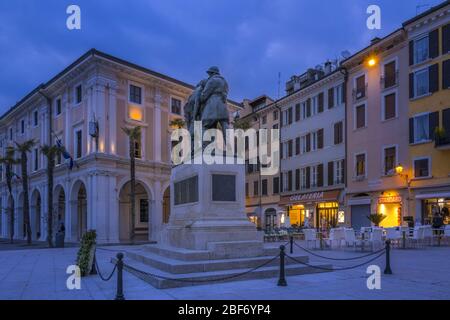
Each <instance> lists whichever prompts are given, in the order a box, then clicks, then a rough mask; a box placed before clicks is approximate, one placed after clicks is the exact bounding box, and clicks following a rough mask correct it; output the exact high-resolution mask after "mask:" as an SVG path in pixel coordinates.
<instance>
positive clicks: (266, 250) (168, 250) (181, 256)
mask: <svg viewBox="0 0 450 320" xmlns="http://www.w3.org/2000/svg"><path fill="white" fill-rule="evenodd" d="M219 244H220V243H219ZM143 250H145V251H148V252H150V253H154V254H157V255H160V256H162V257H166V258H169V259H176V260H182V261H202V260H221V259H223V257H221V256H217V255H215V254H214V253H212V251H210V250H190V249H183V248H176V247H166V246H163V245H160V244H155V245H153V244H152V245H145V246H143ZM279 252H280V249H279V248H278V247H267V246H263V249H262V251H261V252H259V253H258V254H257V256H275V255H276V254H278V253H279Z"/></svg>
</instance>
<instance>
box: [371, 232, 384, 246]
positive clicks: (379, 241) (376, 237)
mask: <svg viewBox="0 0 450 320" xmlns="http://www.w3.org/2000/svg"><path fill="white" fill-rule="evenodd" d="M370 243H371V245H372V251H373V250H375V248H378V247H379V246H380V247H381V246H382V245H383V229H382V228H377V227H374V228H372V232H371V234H370Z"/></svg>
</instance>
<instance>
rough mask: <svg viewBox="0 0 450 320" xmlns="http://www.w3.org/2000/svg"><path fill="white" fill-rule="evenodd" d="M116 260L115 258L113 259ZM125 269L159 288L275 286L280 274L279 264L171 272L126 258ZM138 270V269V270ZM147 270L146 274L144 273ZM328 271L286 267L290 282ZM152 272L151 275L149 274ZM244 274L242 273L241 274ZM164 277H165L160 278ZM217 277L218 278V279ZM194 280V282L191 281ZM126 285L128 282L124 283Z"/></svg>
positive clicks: (294, 266)
mask: <svg viewBox="0 0 450 320" xmlns="http://www.w3.org/2000/svg"><path fill="white" fill-rule="evenodd" d="M112 262H113V263H114V262H115V259H112ZM311 265H312V266H316V267H322V268H331V265H329V264H317V263H311ZM124 270H125V271H127V272H129V273H131V274H133V275H135V276H136V277H138V278H140V279H141V280H143V281H145V282H147V283H149V284H151V285H152V286H154V287H155V288H158V289H167V288H177V287H188V286H195V285H210V284H215V283H224V282H231V281H242V280H254V279H273V282H274V286H275V285H276V284H277V279H278V276H279V266H269V267H262V268H260V269H257V270H254V271H252V272H249V273H245V274H242V273H244V272H247V271H249V269H233V270H222V271H210V272H202V273H187V274H171V273H167V272H163V271H161V270H159V269H156V268H153V267H151V266H148V265H145V264H143V263H141V262H138V261H136V260H132V259H126V260H125V265H124ZM136 270H138V271H136ZM142 271H143V272H145V273H146V274H144V273H142ZM321 272H327V271H324V270H321V269H315V268H313V267H310V266H304V265H301V264H295V265H287V266H286V268H285V273H286V280H287V282H288V283H289V276H295V275H304V274H311V273H321ZM149 274H150V275H149ZM241 274H242V275H241ZM158 277H163V278H158ZM216 279H217V280H216ZM191 281H192V282H191ZM124 285H125V287H126V283H125V284H124Z"/></svg>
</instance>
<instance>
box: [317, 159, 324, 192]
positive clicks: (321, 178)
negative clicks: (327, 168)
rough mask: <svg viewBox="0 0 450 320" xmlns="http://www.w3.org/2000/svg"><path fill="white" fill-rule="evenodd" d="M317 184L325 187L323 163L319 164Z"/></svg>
mask: <svg viewBox="0 0 450 320" xmlns="http://www.w3.org/2000/svg"><path fill="white" fill-rule="evenodd" d="M317 186H318V187H319V188H320V187H323V164H319V165H318V166H317Z"/></svg>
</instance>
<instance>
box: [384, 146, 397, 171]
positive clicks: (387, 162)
mask: <svg viewBox="0 0 450 320" xmlns="http://www.w3.org/2000/svg"><path fill="white" fill-rule="evenodd" d="M396 150H397V149H396V148H395V147H390V148H386V149H384V174H385V175H388V174H392V173H393V171H394V168H395V164H396Z"/></svg>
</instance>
